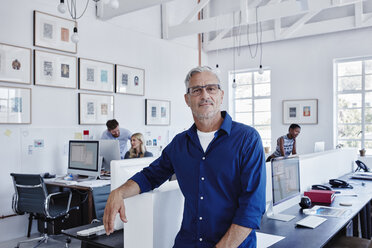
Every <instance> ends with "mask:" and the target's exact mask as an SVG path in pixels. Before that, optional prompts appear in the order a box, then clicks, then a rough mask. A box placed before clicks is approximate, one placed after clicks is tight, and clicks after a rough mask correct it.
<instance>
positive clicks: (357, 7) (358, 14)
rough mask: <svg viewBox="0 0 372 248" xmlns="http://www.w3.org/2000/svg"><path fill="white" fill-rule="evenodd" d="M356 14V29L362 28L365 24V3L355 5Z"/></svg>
mask: <svg viewBox="0 0 372 248" xmlns="http://www.w3.org/2000/svg"><path fill="white" fill-rule="evenodd" d="M354 12H355V27H360V26H361V25H362V22H363V3H362V2H359V3H355V4H354Z"/></svg>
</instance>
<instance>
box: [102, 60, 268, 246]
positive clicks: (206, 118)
mask: <svg viewBox="0 0 372 248" xmlns="http://www.w3.org/2000/svg"><path fill="white" fill-rule="evenodd" d="M185 84H186V89H187V93H186V94H185V101H186V103H187V105H188V106H189V107H190V108H191V111H192V114H193V118H194V121H195V124H194V125H192V126H191V128H190V129H189V130H187V131H184V132H182V133H180V134H178V135H177V136H176V137H175V138H174V139H173V140H172V142H171V143H170V144H169V145H168V146H167V147H166V148H165V149H164V151H163V153H162V155H161V157H159V158H158V159H157V160H155V161H154V162H153V163H151V165H150V166H149V167H147V168H145V169H143V170H142V171H141V172H139V173H137V174H135V175H134V176H133V177H132V178H131V179H130V180H128V181H127V182H126V183H125V184H123V185H122V186H121V187H119V188H118V189H116V190H114V191H112V192H111V194H110V196H109V198H108V201H107V204H106V208H105V213H104V218H103V223H104V225H105V229H106V233H107V234H109V233H112V232H113V228H114V218H115V215H116V213H118V212H119V213H120V218H121V219H122V220H123V221H124V222H127V219H126V215H125V207H124V202H123V198H124V199H125V198H128V197H130V196H133V195H136V194H139V193H143V192H146V191H149V190H152V189H154V188H156V187H158V186H159V185H161V184H162V183H163V182H164V181H166V180H167V179H169V177H170V176H171V175H172V174H173V173H175V174H176V176H177V180H178V184H179V186H180V189H181V191H182V193H183V195H184V197H185V205H184V206H185V207H184V214H183V221H182V226H181V229H180V231H179V232H178V234H177V236H176V239H175V244H174V247H182V248H184V247H190V248H191V247H193V248H194V247H244V248H245V247H256V234H255V231H254V229H257V228H259V226H260V222H261V217H262V215H263V213H264V211H265V187H266V185H265V184H266V182H265V179H266V172H265V166H264V164H265V161H264V159H265V158H264V152H263V147H262V143H261V138H260V136H259V134H258V132H257V131H256V130H255V129H253V128H252V127H249V126H246V125H243V124H241V123H237V122H234V121H232V119H231V117H230V116H229V115H228V114H227V113H226V112H225V111H222V112H221V111H220V105H221V103H222V100H223V95H224V92H223V91H222V90H221V89H220V81H219V79H218V76H217V75H216V74H214V72H213V71H212V70H211V68H209V67H197V68H194V69H192V70H191V71H190V72H189V73H188V75H187V76H186V80H185ZM129 217H130V216H129Z"/></svg>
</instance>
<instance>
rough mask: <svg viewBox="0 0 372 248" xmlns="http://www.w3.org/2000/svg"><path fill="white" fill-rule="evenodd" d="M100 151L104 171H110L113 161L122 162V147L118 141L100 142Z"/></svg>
mask: <svg viewBox="0 0 372 248" xmlns="http://www.w3.org/2000/svg"><path fill="white" fill-rule="evenodd" d="M99 151H100V155H101V156H102V158H103V160H102V169H103V170H105V171H111V170H110V163H111V160H120V145H119V141H118V140H100V141H99Z"/></svg>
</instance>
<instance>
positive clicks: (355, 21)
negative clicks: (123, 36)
mask: <svg viewBox="0 0 372 248" xmlns="http://www.w3.org/2000/svg"><path fill="white" fill-rule="evenodd" d="M119 1H120V7H119V9H116V10H114V9H111V8H109V7H108V6H106V5H104V4H103V3H102V1H99V2H98V3H97V15H98V16H99V18H100V19H102V20H108V19H110V18H113V17H116V16H120V15H125V14H127V13H129V12H133V11H136V10H140V9H144V8H148V7H152V6H156V5H160V6H161V10H162V32H163V33H162V37H163V38H164V39H175V38H178V37H183V36H189V35H193V34H198V33H203V49H204V50H205V51H206V52H208V51H213V50H217V49H224V48H231V47H234V46H236V45H237V42H238V44H239V45H240V46H246V45H248V40H247V37H249V41H250V44H254V43H256V42H257V40H260V37H262V38H261V39H262V42H263V43H265V42H275V41H281V40H285V39H292V38H299V37H305V36H310V35H318V34H324V33H331V32H338V31H345V30H351V29H358V28H366V27H371V26H372V0H200V3H199V4H197V0H194V1H195V4H191V5H190V6H189V8H190V9H189V10H188V12H189V14H188V16H187V17H186V18H184V19H183V21H181V22H179V23H169V18H168V14H169V13H167V10H168V9H167V5H168V4H169V3H170V2H173V1H175V0H119ZM188 1H192V0H188ZM180 6H182V8H184V7H185V5H180ZM180 8H181V7H180ZM200 10H201V11H202V18H201V19H200V20H198V19H197V14H198V13H199V11H200ZM172 11H177V9H174V8H172ZM184 11H185V10H184V9H183V10H182V12H184ZM256 13H257V15H256ZM172 14H173V15H174V13H172ZM257 21H258V22H257ZM260 27H261V28H260ZM257 28H258V33H256V31H257ZM261 29H262V36H261ZM247 33H248V35H247ZM257 37H258V39H257Z"/></svg>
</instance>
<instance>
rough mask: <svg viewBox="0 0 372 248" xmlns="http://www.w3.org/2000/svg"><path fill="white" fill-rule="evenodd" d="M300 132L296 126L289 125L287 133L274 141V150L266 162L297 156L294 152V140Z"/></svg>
mask: <svg viewBox="0 0 372 248" xmlns="http://www.w3.org/2000/svg"><path fill="white" fill-rule="evenodd" d="M300 132H301V127H300V126H299V125H297V124H291V125H290V126H289V129H288V133H287V134H286V135H283V136H281V137H279V138H278V140H277V141H276V149H275V152H274V153H273V154H271V155H270V156H269V157H268V158H267V159H266V162H270V161H271V159H273V158H276V157H288V156H289V155H291V153H292V154H293V155H295V154H297V152H296V138H297V136H298V135H299V134H300Z"/></svg>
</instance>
